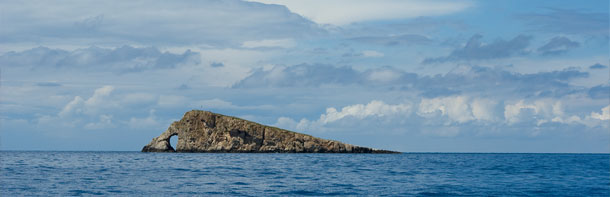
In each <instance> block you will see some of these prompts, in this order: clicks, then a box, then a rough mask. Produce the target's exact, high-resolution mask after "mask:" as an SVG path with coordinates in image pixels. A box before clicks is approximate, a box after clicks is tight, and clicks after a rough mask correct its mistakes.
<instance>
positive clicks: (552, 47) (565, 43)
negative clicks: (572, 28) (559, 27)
mask: <svg viewBox="0 0 610 197" xmlns="http://www.w3.org/2000/svg"><path fill="white" fill-rule="evenodd" d="M579 46H580V43H578V42H576V41H572V40H570V39H569V38H566V37H563V36H557V37H554V38H553V39H551V40H550V41H549V42H548V43H546V44H545V45H544V46H541V47H540V48H538V52H540V53H542V55H559V54H563V53H566V52H568V51H569V50H570V49H573V48H577V47H579Z"/></svg>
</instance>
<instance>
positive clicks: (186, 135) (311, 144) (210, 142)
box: [142, 110, 397, 153]
mask: <svg viewBox="0 0 610 197" xmlns="http://www.w3.org/2000/svg"><path fill="white" fill-rule="evenodd" d="M174 135H177V136H178V144H177V145H176V149H175V150H174V148H173V147H172V146H171V145H170V143H169V139H170V138H171V137H172V136H174ZM142 152H221V153H229V152H230V153H397V152H393V151H387V150H377V149H372V148H366V147H360V146H354V145H350V144H345V143H341V142H338V141H334V140H325V139H320V138H316V137H312V136H310V135H305V134H301V133H296V132H292V131H288V130H284V129H279V128H275V127H271V126H265V125H261V124H258V123H255V122H251V121H247V120H243V119H239V118H235V117H231V116H225V115H221V114H216V113H212V112H209V111H200V110H193V111H189V112H186V114H184V117H182V119H181V120H180V121H176V122H174V123H172V124H171V125H170V126H169V128H167V130H166V131H165V132H163V133H162V134H161V135H160V136H159V137H155V138H153V139H152V141H151V142H150V143H149V144H148V145H146V146H144V148H142Z"/></svg>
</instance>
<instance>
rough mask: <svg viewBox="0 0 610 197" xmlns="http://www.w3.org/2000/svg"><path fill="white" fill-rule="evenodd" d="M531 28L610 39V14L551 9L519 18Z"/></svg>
mask: <svg viewBox="0 0 610 197" xmlns="http://www.w3.org/2000/svg"><path fill="white" fill-rule="evenodd" d="M519 18H520V19H521V20H523V21H524V22H526V23H527V24H528V25H530V27H531V28H533V29H535V30H537V31H541V32H551V33H566V34H574V35H588V36H602V37H606V38H607V37H608V31H609V29H610V28H609V19H608V13H607V12H606V13H596V12H582V11H577V10H564V9H549V12H548V13H536V14H527V15H521V16H519Z"/></svg>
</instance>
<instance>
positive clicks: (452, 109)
mask: <svg viewBox="0 0 610 197" xmlns="http://www.w3.org/2000/svg"><path fill="white" fill-rule="evenodd" d="M437 114H438V115H440V116H448V117H449V119H450V120H452V121H455V122H458V123H464V122H467V121H470V120H473V119H474V116H473V115H472V110H471V109H470V106H469V105H468V103H467V98H465V97H462V96H457V97H444V98H433V99H422V101H421V102H420V104H419V108H418V111H417V115H419V116H423V117H433V116H436V115H437Z"/></svg>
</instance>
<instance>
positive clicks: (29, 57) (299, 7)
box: [0, 0, 610, 152]
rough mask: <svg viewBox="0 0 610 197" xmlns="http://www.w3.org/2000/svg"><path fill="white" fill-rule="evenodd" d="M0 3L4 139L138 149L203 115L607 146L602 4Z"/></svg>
mask: <svg viewBox="0 0 610 197" xmlns="http://www.w3.org/2000/svg"><path fill="white" fill-rule="evenodd" d="M0 7H2V10H3V13H4V14H3V16H5V17H2V19H0V20H1V21H2V24H3V27H4V28H2V30H0V35H2V36H0V69H1V72H0V80H1V81H0V82H1V84H2V86H1V87H0V93H1V95H2V99H1V100H0V109H1V111H2V113H1V114H0V121H1V124H0V136H1V138H0V149H2V150H7V149H10V150H31V149H37V150H38V149H39V150H139V149H140V148H141V146H143V145H144V144H146V143H147V142H148V141H149V140H150V138H152V137H155V136H157V135H158V134H160V133H161V132H162V131H163V130H164V129H166V127H167V126H168V125H169V124H170V123H171V122H172V121H174V120H176V119H179V118H180V117H181V116H182V114H183V113H184V112H186V111H188V110H192V109H204V110H211V111H214V112H218V113H224V114H227V115H233V116H238V117H241V118H245V119H249V120H253V121H257V122H260V123H264V124H269V125H274V126H278V127H281V128H286V129H292V130H295V131H299V132H304V133H307V134H311V135H314V136H319V137H323V138H330V139H336V140H340V141H344V142H347V143H350V144H358V145H362V146H371V147H376V148H383V149H392V150H398V151H414V152H417V151H424V152H438V151H445V152H609V151H610V150H609V149H608V147H610V132H608V131H609V130H610V74H609V73H610V70H609V68H608V66H609V64H610V57H609V55H608V54H609V51H608V42H609V40H610V38H609V36H608V31H609V29H610V28H609V20H608V10H607V9H606V8H607V7H608V2H607V1H588V2H586V3H576V2H555V1H540V2H530V1H516V2H515V1H511V2H497V3H493V2H487V1H394V0H383V1H375V3H372V2H371V1H307V2H304V1H275V0H261V1H238V0H230V1H197V2H187V1H171V2H168V1H147V2H139V1H134V2H122V1H108V2H103V3H101V2H92V1H77V2H73V1H59V2H54V3H50V2H45V1H25V2H6V1H5V2H0ZM42 7H44V9H42ZM348 8H349V9H348ZM500 8H501V9H500Z"/></svg>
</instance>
